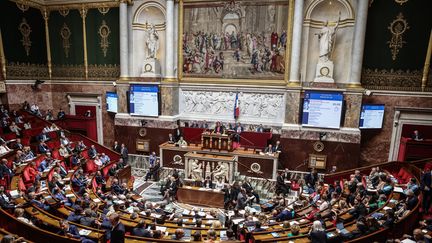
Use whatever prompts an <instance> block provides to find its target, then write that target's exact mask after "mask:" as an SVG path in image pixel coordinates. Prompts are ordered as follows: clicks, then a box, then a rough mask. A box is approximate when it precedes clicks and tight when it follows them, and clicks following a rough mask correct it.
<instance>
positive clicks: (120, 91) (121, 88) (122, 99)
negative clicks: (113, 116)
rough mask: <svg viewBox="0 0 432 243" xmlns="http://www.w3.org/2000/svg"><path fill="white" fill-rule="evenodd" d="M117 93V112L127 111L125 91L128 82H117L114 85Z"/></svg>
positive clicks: (127, 89)
mask: <svg viewBox="0 0 432 243" xmlns="http://www.w3.org/2000/svg"><path fill="white" fill-rule="evenodd" d="M116 91H117V95H118V103H117V105H118V113H127V112H128V110H127V105H128V104H127V96H126V95H127V92H128V91H129V84H126V83H118V84H117V87H116Z"/></svg>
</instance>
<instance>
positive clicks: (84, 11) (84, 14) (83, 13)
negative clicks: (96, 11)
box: [80, 5, 88, 19]
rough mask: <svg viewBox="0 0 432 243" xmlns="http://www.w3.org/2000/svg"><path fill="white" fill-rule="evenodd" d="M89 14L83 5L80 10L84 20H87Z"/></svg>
mask: <svg viewBox="0 0 432 243" xmlns="http://www.w3.org/2000/svg"><path fill="white" fill-rule="evenodd" d="M87 12H88V9H87V8H86V6H84V5H82V7H81V9H80V15H81V18H82V19H85V18H86V17H87Z"/></svg>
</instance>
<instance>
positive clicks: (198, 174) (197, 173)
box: [191, 159, 203, 181]
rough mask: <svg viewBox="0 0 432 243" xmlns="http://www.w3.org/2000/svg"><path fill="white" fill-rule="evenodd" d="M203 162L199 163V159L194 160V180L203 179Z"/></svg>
mask: <svg viewBox="0 0 432 243" xmlns="http://www.w3.org/2000/svg"><path fill="white" fill-rule="evenodd" d="M202 172H203V170H202V164H198V160H196V159H195V160H192V165H191V176H192V179H193V180H196V181H202V179H203V178H202Z"/></svg>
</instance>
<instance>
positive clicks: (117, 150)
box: [113, 141, 121, 153]
mask: <svg viewBox="0 0 432 243" xmlns="http://www.w3.org/2000/svg"><path fill="white" fill-rule="evenodd" d="M120 149H121V148H120V145H119V144H118V142H117V141H114V145H113V150H114V151H116V152H117V153H120Z"/></svg>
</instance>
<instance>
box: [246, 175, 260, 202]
mask: <svg viewBox="0 0 432 243" xmlns="http://www.w3.org/2000/svg"><path fill="white" fill-rule="evenodd" d="M242 186H243V188H244V189H245V190H246V194H247V195H248V196H251V195H252V196H254V197H255V200H256V203H258V204H259V203H260V198H259V195H258V193H256V192H255V191H254V189H253V188H252V185H251V184H250V182H249V179H246V180H245V181H243V184H242ZM251 203H252V202H251Z"/></svg>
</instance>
